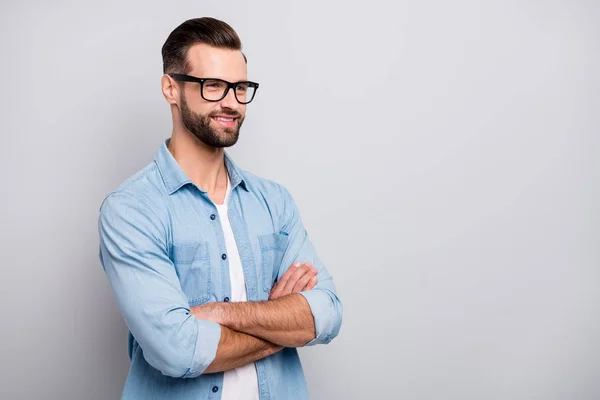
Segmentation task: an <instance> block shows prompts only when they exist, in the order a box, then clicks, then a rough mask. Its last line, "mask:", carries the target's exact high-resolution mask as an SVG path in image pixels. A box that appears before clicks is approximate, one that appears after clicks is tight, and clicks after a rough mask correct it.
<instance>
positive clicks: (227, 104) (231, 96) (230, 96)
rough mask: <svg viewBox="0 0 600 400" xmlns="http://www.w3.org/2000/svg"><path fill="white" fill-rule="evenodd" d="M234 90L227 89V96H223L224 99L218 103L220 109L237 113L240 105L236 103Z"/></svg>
mask: <svg viewBox="0 0 600 400" xmlns="http://www.w3.org/2000/svg"><path fill="white" fill-rule="evenodd" d="M234 90H235V89H233V88H229V89H228V90H227V94H226V95H225V97H223V99H222V100H221V103H220V105H221V107H222V108H228V109H230V110H235V111H237V109H238V108H239V107H240V103H238V101H237V100H236V98H235V92H234Z"/></svg>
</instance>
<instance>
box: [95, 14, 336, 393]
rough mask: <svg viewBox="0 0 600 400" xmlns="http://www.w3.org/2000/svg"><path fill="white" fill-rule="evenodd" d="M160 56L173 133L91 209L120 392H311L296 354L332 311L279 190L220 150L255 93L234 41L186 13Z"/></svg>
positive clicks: (322, 336) (296, 218)
mask: <svg viewBox="0 0 600 400" xmlns="http://www.w3.org/2000/svg"><path fill="white" fill-rule="evenodd" d="M162 56H163V68H164V75H163V76H162V81H161V83H162V92H163V95H164V97H165V99H166V100H167V102H168V104H169V105H170V108H171V113H172V118H173V131H172V134H171V138H170V139H168V140H166V141H165V142H164V143H162V144H161V146H160V148H159V150H158V152H157V153H156V158H155V160H154V161H153V162H152V163H151V164H149V165H148V166H147V167H146V168H144V169H143V170H141V171H140V172H138V173H137V174H135V175H134V176H132V177H131V178H129V179H128V180H127V181H125V182H124V183H123V184H122V185H121V186H120V187H119V188H118V189H117V190H116V191H114V192H112V193H111V194H110V195H109V196H108V197H107V198H106V199H105V200H104V202H103V203H102V206H101V209H100V217H99V234H100V260H101V263H102V266H103V268H104V270H105V272H106V275H107V277H108V280H109V282H110V285H111V287H112V289H113V291H114V294H115V297H116V300H117V304H118V306H119V309H120V311H121V313H122V315H123V317H124V319H125V322H126V323H127V326H128V328H129V332H130V334H129V357H130V360H131V366H130V371H129V375H128V377H127V381H126V383H125V387H124V390H123V398H125V399H145V400H146V399H219V398H223V399H258V398H260V399H305V398H308V390H307V387H306V382H305V379H304V375H303V372H302V367H301V364H300V360H299V357H298V353H297V350H296V348H297V347H302V346H308V345H314V344H327V343H329V342H330V341H331V340H332V339H333V338H334V337H336V336H337V334H338V332H339V329H340V325H341V320H342V305H341V303H340V301H339V299H338V297H337V295H336V291H335V287H334V284H333V281H332V278H331V276H330V275H329V274H328V272H327V270H326V269H325V267H324V266H323V264H322V263H321V261H320V260H319V258H318V257H317V254H316V253H315V250H314V248H313V246H312V244H311V242H310V240H309V238H308V236H307V232H306V230H305V228H304V227H303V224H302V221H301V219H300V215H299V212H298V209H297V207H296V205H295V203H294V201H293V199H292V197H291V196H290V193H289V192H288V191H287V190H286V189H285V188H284V187H283V186H281V185H279V184H277V183H275V182H272V181H268V180H266V179H263V178H260V177H257V176H255V175H253V174H251V173H249V172H246V171H243V170H241V169H240V168H238V167H237V166H236V164H235V163H234V162H233V161H232V160H231V158H230V157H229V155H228V154H227V153H225V151H224V148H225V147H228V146H232V145H234V144H235V143H236V141H237V139H238V135H239V131H240V127H241V126H242V123H243V121H244V118H245V114H246V106H247V104H248V103H250V102H251V101H252V100H253V98H254V95H255V94H256V93H257V90H258V87H259V85H258V83H254V82H251V81H248V78H247V70H246V57H245V55H244V54H243V53H242V51H241V43H240V39H239V38H238V36H237V34H236V32H235V31H234V30H233V29H232V28H231V27H230V26H229V25H228V24H226V23H224V22H222V21H219V20H216V19H213V18H199V19H193V20H189V21H186V22H184V23H183V24H181V25H180V26H179V27H177V28H176V29H175V30H174V31H173V32H172V33H171V34H170V35H169V37H168V38H167V40H166V42H165V44H164V46H163V48H162Z"/></svg>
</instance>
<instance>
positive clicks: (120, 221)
mask: <svg viewBox="0 0 600 400" xmlns="http://www.w3.org/2000/svg"><path fill="white" fill-rule="evenodd" d="M282 199H283V203H284V204H285V206H284V217H282V220H283V221H284V223H283V226H282V229H285V231H286V232H288V233H289V242H288V247H287V250H286V252H285V254H284V258H283V261H282V264H281V265H282V266H289V265H292V264H293V262H294V261H296V260H299V261H301V262H303V263H311V264H312V265H314V267H315V268H316V269H317V274H316V275H317V276H318V281H315V282H313V286H314V287H311V286H310V285H309V284H308V283H307V284H305V285H304V286H303V287H302V286H301V283H299V282H300V280H301V279H303V278H304V280H306V279H305V278H306V276H305V275H307V272H306V271H305V274H304V275H302V277H301V278H297V277H296V278H297V281H296V282H295V283H294V285H293V286H292V285H291V284H290V285H289V286H286V285H282V283H283V281H284V277H285V276H286V275H285V274H286V271H287V272H290V270H292V268H295V267H290V268H287V267H286V268H282V269H281V270H280V271H279V273H278V276H279V280H278V284H277V285H276V286H275V287H274V289H273V291H272V292H271V297H270V299H269V300H268V301H263V302H244V303H209V304H205V305H202V306H198V307H191V308H190V307H189V304H188V302H187V298H186V296H185V295H184V293H183V292H182V289H181V285H180V282H179V278H178V276H177V273H176V271H175V268H174V266H173V262H172V261H171V260H170V259H169V256H168V251H167V247H168V245H167V243H166V238H167V236H168V235H167V231H168V229H167V225H166V224H167V222H163V221H168V220H169V216H168V215H166V212H167V211H166V208H165V207H161V206H160V205H154V206H151V205H150V204H148V203H147V202H148V200H147V198H146V200H143V199H142V198H139V196H136V195H135V194H133V193H128V192H122V191H121V192H115V193H113V194H112V195H110V196H109V197H108V198H107V199H106V200H105V201H104V203H103V205H102V207H101V211H100V218H99V233H100V261H101V263H102V266H103V268H104V271H105V272H106V275H107V277H108V280H109V283H110V285H111V288H112V289H113V293H114V294H115V298H116V300H117V305H118V307H119V310H120V311H121V314H122V315H123V317H124V319H125V322H126V323H127V326H128V328H129V331H130V332H131V334H132V335H133V336H134V337H135V339H136V341H137V342H138V343H139V345H140V346H139V347H140V348H141V349H142V351H143V356H144V358H145V359H146V361H147V362H148V363H149V364H150V365H152V366H153V367H154V368H156V369H158V370H160V371H161V372H162V373H163V374H164V375H167V376H172V377H181V378H194V377H197V376H199V375H201V374H203V373H212V372H219V371H225V370H228V369H232V368H235V367H237V366H241V365H244V364H246V363H248V362H252V361H256V360H259V359H261V358H264V357H267V356H269V355H272V354H274V353H276V352H277V351H279V350H280V349H281V348H283V347H300V346H309V345H315V344H327V343H329V342H330V341H331V340H332V339H333V338H335V336H337V334H338V332H339V329H340V326H341V319H342V305H341V303H340V301H339V299H338V298H337V295H336V291H335V287H334V285H333V280H332V279H331V276H329V274H328V272H327V270H326V269H325V267H324V266H323V265H322V263H321V262H320V260H319V259H318V257H317V255H316V253H315V251H314V248H313V246H312V244H311V242H310V240H309V239H308V236H307V234H306V231H305V230H304V227H303V226H302V223H301V221H300V218H299V215H298V212H297V209H296V207H295V204H294V202H293V200H292V199H291V197H290V196H289V193H287V191H286V190H285V189H282ZM309 265H310V264H309ZM301 268H303V267H301ZM308 268H309V269H310V267H308ZM292 275H293V270H292V272H291V273H290V277H291V276H292ZM309 276H310V275H309ZM302 282H304V281H302ZM307 286H308V287H307Z"/></svg>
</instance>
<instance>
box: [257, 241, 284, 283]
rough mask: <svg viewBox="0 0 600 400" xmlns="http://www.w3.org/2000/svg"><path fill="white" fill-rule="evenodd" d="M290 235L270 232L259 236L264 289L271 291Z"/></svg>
mask: <svg viewBox="0 0 600 400" xmlns="http://www.w3.org/2000/svg"><path fill="white" fill-rule="evenodd" d="M288 240H289V236H288V235H287V233H285V232H281V233H269V234H266V235H261V236H259V237H258V241H259V243H260V256H261V272H262V284H263V290H264V291H265V292H267V293H268V292H269V291H270V290H271V288H272V287H273V282H275V278H276V277H277V273H278V272H279V267H280V266H281V261H282V260H283V255H284V253H285V250H286V249H287V245H288Z"/></svg>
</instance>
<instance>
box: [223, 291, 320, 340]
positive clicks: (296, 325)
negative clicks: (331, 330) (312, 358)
mask: <svg viewBox="0 0 600 400" xmlns="http://www.w3.org/2000/svg"><path fill="white" fill-rule="evenodd" d="M212 304H214V307H215V310H213V311H214V312H213V315H214V316H216V318H217V319H216V321H217V322H219V323H220V324H222V325H225V326H227V327H229V328H231V329H233V330H236V331H240V332H244V333H247V334H250V335H253V336H258V337H260V338H263V339H265V340H267V341H269V342H272V343H275V344H278V345H280V346H285V347H299V346H303V345H305V344H306V343H308V342H309V341H310V340H312V339H314V337H315V323H314V319H313V316H312V313H311V311H310V306H309V305H308V302H307V301H306V299H305V298H304V296H302V295H300V294H297V293H294V294H290V295H288V296H284V297H281V298H279V299H276V300H270V301H264V302H234V303H212Z"/></svg>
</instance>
